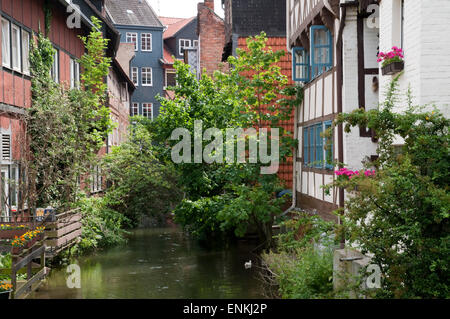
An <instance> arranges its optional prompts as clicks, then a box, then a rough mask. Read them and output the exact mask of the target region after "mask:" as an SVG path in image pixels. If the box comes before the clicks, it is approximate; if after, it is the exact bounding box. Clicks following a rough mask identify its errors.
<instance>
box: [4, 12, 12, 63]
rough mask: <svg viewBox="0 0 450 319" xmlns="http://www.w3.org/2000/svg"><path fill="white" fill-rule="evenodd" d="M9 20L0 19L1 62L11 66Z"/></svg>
mask: <svg viewBox="0 0 450 319" xmlns="http://www.w3.org/2000/svg"><path fill="white" fill-rule="evenodd" d="M10 52H11V51H10V38H9V21H8V20H4V19H2V64H3V65H4V66H7V67H10V66H11V56H10Z"/></svg>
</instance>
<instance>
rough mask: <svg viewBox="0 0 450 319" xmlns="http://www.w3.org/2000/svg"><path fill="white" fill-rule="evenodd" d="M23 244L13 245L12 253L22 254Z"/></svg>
mask: <svg viewBox="0 0 450 319" xmlns="http://www.w3.org/2000/svg"><path fill="white" fill-rule="evenodd" d="M23 248H24V247H23V246H13V247H12V249H11V254H12V255H16V256H17V255H20V254H21V253H22V251H23Z"/></svg>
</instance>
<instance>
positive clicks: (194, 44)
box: [192, 40, 199, 48]
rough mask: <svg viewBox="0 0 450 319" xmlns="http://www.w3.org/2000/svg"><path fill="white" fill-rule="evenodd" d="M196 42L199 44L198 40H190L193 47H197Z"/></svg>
mask: <svg viewBox="0 0 450 319" xmlns="http://www.w3.org/2000/svg"><path fill="white" fill-rule="evenodd" d="M198 44H199V41H198V40H194V41H192V45H193V46H194V48H198Z"/></svg>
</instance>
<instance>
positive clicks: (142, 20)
mask: <svg viewBox="0 0 450 319" xmlns="http://www.w3.org/2000/svg"><path fill="white" fill-rule="evenodd" d="M105 3H106V9H107V12H108V14H109V16H110V18H111V20H112V22H113V23H114V24H121V25H136V26H145V27H163V24H162V23H161V21H159V19H158V16H157V15H156V14H155V12H154V11H153V9H152V7H150V5H149V4H148V3H147V1H146V0H106V2H105Z"/></svg>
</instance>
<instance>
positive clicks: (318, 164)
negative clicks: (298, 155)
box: [314, 122, 323, 168]
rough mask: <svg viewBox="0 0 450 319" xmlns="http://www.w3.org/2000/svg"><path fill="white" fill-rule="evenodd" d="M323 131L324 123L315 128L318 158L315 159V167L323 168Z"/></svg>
mask: <svg viewBox="0 0 450 319" xmlns="http://www.w3.org/2000/svg"><path fill="white" fill-rule="evenodd" d="M322 131H323V123H322V122H321V123H319V124H317V125H315V126H314V133H315V139H316V141H315V147H316V156H315V159H314V167H316V168H323V137H321V136H320V134H321V133H322Z"/></svg>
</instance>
